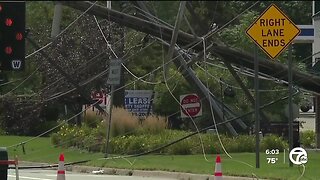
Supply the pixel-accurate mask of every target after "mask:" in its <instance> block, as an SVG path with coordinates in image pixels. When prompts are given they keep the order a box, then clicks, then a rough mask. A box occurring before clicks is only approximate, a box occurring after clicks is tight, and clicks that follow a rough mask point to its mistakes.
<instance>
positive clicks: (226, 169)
mask: <svg viewBox="0 0 320 180" xmlns="http://www.w3.org/2000/svg"><path fill="white" fill-rule="evenodd" d="M29 138H30V137H17V136H0V146H4V147H7V146H10V145H13V144H16V143H19V142H22V141H25V140H27V139H29ZM25 150H26V154H25V155H24V154H23V153H22V147H21V146H19V147H18V148H16V149H14V148H8V151H9V156H10V157H11V158H12V157H13V156H14V155H15V154H17V155H18V156H19V159H20V160H23V161H37V162H49V163H57V160H58V157H59V154H60V152H64V153H65V159H66V163H67V162H73V161H78V160H87V159H92V160H93V161H90V162H88V163H86V165H94V166H99V167H114V168H128V169H144V170H166V171H179V172H190V173H199V174H213V173H214V165H215V158H216V155H206V156H207V160H208V161H206V160H205V158H204V157H203V155H174V156H171V155H147V156H142V157H136V158H129V159H117V160H107V161H106V160H101V159H99V158H101V157H103V154H102V153H87V152H84V151H82V152H81V151H79V150H74V149H62V148H54V147H53V146H52V145H51V143H50V139H49V138H39V139H37V140H34V141H31V142H29V143H27V144H26V145H25ZM231 156H232V158H229V157H227V156H226V155H221V157H222V172H223V174H224V175H235V176H249V177H252V175H253V174H254V175H256V176H257V177H259V178H269V179H288V180H291V179H292V180H296V179H298V178H299V177H300V176H301V172H302V171H303V168H302V167H298V166H296V165H294V166H293V167H291V168H290V167H289V165H288V157H287V156H288V155H287V154H286V163H284V162H283V161H284V160H283V158H284V155H283V154H280V155H278V156H277V158H278V161H277V162H276V163H275V164H268V163H267V160H266V155H265V154H264V153H261V155H260V168H259V169H256V168H255V154H254V153H233V154H231ZM268 157H270V156H268ZM128 161H129V162H130V163H129V162H128ZM319 162H320V152H309V153H308V163H307V164H306V165H305V166H306V170H305V173H304V175H303V177H302V178H301V179H312V180H316V179H320V171H319V170H318V169H319V167H320V166H319Z"/></svg>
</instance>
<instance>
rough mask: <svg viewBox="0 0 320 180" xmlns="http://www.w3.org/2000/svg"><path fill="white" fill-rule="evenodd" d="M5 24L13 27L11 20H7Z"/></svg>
mask: <svg viewBox="0 0 320 180" xmlns="http://www.w3.org/2000/svg"><path fill="white" fill-rule="evenodd" d="M5 23H6V26H12V24H13V20H12V19H11V18H7V19H6V22H5Z"/></svg>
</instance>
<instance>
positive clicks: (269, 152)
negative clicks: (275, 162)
mask: <svg viewBox="0 0 320 180" xmlns="http://www.w3.org/2000/svg"><path fill="white" fill-rule="evenodd" d="M279 153H280V151H279V149H266V155H269V154H270V155H273V154H274V155H277V154H279Z"/></svg>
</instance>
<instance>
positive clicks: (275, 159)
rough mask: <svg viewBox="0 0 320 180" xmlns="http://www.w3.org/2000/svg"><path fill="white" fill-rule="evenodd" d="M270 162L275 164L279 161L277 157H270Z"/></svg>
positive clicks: (268, 159)
mask: <svg viewBox="0 0 320 180" xmlns="http://www.w3.org/2000/svg"><path fill="white" fill-rule="evenodd" d="M267 161H268V164H275V163H276V162H277V161H278V158H276V157H268V158H267Z"/></svg>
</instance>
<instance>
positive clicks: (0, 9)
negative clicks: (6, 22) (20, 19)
mask: <svg viewBox="0 0 320 180" xmlns="http://www.w3.org/2000/svg"><path fill="white" fill-rule="evenodd" d="M1 11H2V5H1V4H0V12H1Z"/></svg>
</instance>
